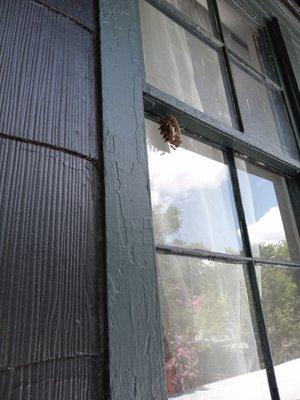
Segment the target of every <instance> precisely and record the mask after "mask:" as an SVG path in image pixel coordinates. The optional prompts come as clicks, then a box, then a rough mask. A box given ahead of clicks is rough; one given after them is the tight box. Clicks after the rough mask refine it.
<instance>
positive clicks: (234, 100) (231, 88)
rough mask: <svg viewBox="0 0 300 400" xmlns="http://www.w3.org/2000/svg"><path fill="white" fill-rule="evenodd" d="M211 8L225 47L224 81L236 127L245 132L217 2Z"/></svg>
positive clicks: (216, 29)
mask: <svg viewBox="0 0 300 400" xmlns="http://www.w3.org/2000/svg"><path fill="white" fill-rule="evenodd" d="M209 7H210V9H211V14H212V20H213V21H212V22H213V27H214V30H215V33H216V35H217V36H218V38H219V39H220V41H221V42H222V43H224V46H223V47H222V54H223V60H224V69H225V73H226V76H227V79H225V80H224V84H225V86H227V91H228V92H230V94H231V96H230V98H229V99H228V101H229V102H231V107H233V108H234V111H235V121H233V122H234V125H235V127H236V128H237V129H239V131H241V132H244V123H243V118H242V113H241V110H240V106H239V102H238V96H237V92H236V89H235V85H234V80H233V75H232V71H231V68H230V61H229V54H228V50H227V47H226V46H225V39H224V35H223V31H222V22H221V18H220V14H219V9H218V5H217V1H216V0H209Z"/></svg>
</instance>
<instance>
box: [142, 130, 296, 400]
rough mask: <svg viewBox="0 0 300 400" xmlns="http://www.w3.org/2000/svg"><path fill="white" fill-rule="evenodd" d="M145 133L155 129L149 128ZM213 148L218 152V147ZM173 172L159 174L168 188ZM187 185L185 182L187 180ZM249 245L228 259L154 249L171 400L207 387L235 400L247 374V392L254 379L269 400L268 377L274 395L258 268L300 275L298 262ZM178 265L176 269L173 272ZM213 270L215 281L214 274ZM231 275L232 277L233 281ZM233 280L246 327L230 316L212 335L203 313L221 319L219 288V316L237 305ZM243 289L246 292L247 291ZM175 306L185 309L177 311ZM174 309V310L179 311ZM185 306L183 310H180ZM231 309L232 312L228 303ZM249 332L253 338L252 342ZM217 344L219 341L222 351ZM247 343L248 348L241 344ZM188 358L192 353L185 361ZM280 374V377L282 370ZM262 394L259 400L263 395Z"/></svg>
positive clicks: (170, 246)
mask: <svg viewBox="0 0 300 400" xmlns="http://www.w3.org/2000/svg"><path fill="white" fill-rule="evenodd" d="M157 126H158V125H157V124H156V127H157ZM147 129H149V127H148V128H147ZM153 133H155V134H156V135H157V136H156V138H157V140H158V141H159V140H160V141H161V142H162V143H163V141H162V139H161V137H160V134H159V131H158V129H157V131H154V130H153ZM187 136H189V135H187ZM192 137H193V135H192ZM199 142H200V141H199ZM148 145H151V142H150V144H149V143H148ZM156 147H157V146H155V147H154V149H153V150H154V151H155V149H156ZM211 147H212V148H213V147H214V146H211ZM220 149H222V150H223V153H224V156H225V157H227V156H226V154H227V152H228V157H229V159H230V160H232V157H235V156H236V155H234V154H233V153H232V151H231V150H230V149H228V148H226V147H225V148H222V147H219V146H217V147H216V150H217V151H220ZM176 151H178V149H177V150H173V153H175V152H176ZM163 154H164V153H162V154H161V155H162V156H163ZM234 159H235V158H233V160H234ZM150 164H151V162H150ZM234 165H235V163H234V164H232V162H231V161H229V166H230V170H231V171H232V169H233V168H236V166H235V167H234ZM179 167H180V164H179ZM150 170H151V166H150ZM167 172H168V171H167V170H166V169H165V172H164V171H163V168H162V170H161V174H165V175H167V176H165V178H167V179H168V178H170V184H171V186H172V185H173V183H172V179H171V177H170V176H168V175H169V174H167ZM169 172H170V174H172V168H170V171H169ZM236 174H237V172H236ZM175 175H176V174H175ZM277 175H278V174H277ZM150 177H151V173H150ZM157 177H158V179H161V177H160V175H157ZM202 177H203V174H202ZM152 178H153V177H152ZM199 179H200V178H199ZM231 179H232V184H233V187H235V189H236V190H239V189H238V186H237V187H236V184H237V185H238V183H239V180H235V179H234V173H232V175H231ZM151 182H152V183H151ZM151 182H150V187H152V184H153V181H151ZM183 182H185V180H184V179H183ZM208 200H209V199H208ZM241 200H242V199H241ZM241 200H238V197H236V196H235V206H236V208H237V210H238V214H239V217H241V211H240V210H241V208H243V204H242V202H241ZM152 205H153V204H152ZM189 207H190V206H189ZM209 207H211V205H209ZM240 226H241V227H243V230H242V231H243V232H244V233H242V238H244V235H245V232H247V225H245V223H243V222H242V221H241V220H240ZM172 229H173V228H172ZM244 229H245V230H244ZM243 242H244V245H245V254H246V255H245V256H244V255H239V254H229V253H228V252H227V253H217V252H214V251H209V250H206V249H205V248H204V249H203V248H202V249H201V248H199V247H198V248H196V249H194V248H184V247H179V246H177V242H175V243H174V244H173V243H172V242H171V244H168V243H167V244H156V253H157V264H156V265H157V269H158V270H157V271H158V282H159V286H160V305H161V312H162V323H163V338H164V350H165V362H166V364H165V366H166V375H167V382H166V383H167V389H168V394H169V396H170V397H169V398H172V396H173V395H177V396H178V395H179V396H180V395H186V394H189V393H194V394H195V395H197V394H198V391H200V392H199V394H200V393H201V391H202V390H203V388H204V387H205V388H206V387H208V388H209V390H210V391H211V393H212V394H213V393H214V391H215V390H216V391H218V390H219V388H220V385H221V386H222V387H223V389H224V390H225V392H226V393H224V398H226V399H227V398H231V391H232V390H233V389H234V387H236V385H237V384H238V381H237V380H236V379H238V380H239V377H241V379H242V380H243V381H244V380H245V382H244V384H243V387H245V385H246V386H247V385H249V379H250V381H252V382H253V383H252V384H250V386H249V390H250V388H251V387H252V385H253V384H254V385H255V387H257V386H259V387H260V389H259V391H258V392H257V396H258V394H259V395H261V394H262V393H263V396H262V397H261V399H263V400H265V399H266V398H270V397H269V396H270V394H269V392H268V390H269V389H268V384H267V377H268V380H269V384H270V390H271V392H272V393H273V390H274V384H273V383H272V382H274V379H275V378H274V366H273V363H272V358H271V355H270V348H269V345H268V342H265V340H264V338H265V337H266V334H265V332H266V331H265V329H266V328H265V325H264V323H263V321H264V316H263V314H262V309H261V306H260V291H259V290H260V288H261V286H260V285H261V284H260V278H261V275H260V272H259V271H258V269H257V268H259V267H258V266H259V265H261V264H263V265H266V266H268V267H269V268H274V269H275V268H277V269H278V268H279V266H282V265H283V264H284V265H285V267H288V268H291V267H293V268H295V269H296V270H299V271H300V269H299V268H300V264H298V263H293V262H286V261H284V262H282V261H276V260H275V261H274V260H272V259H269V260H268V261H265V260H262V259H259V258H253V257H252V251H251V248H250V246H247V240H246V241H244V240H243ZM168 260H169V261H168ZM174 268H175V270H174V271H173V269H174ZM181 268H183V270H181ZM186 269H187V270H186ZM220 269H221V270H220ZM184 270H186V272H184ZM192 270H193V274H192V275H193V276H194V275H195V276H194V278H191V276H190V275H189V274H190V273H191V271H192ZM222 271H223V272H222ZM215 273H216V276H215V275H214V274H215ZM220 273H221V275H222V276H223V279H221V275H219V274H220ZM197 274H198V275H199V277H200V276H201V277H202V279H201V280H197V278H196V275H197ZM206 274H208V275H207V279H208V280H207V279H206ZM214 276H215V278H214ZM228 277H231V278H230V279H228ZM210 279H213V280H214V279H215V281H216V285H215V284H213V283H212V282H211V283H209V282H210ZM235 280H236V281H237V285H238V292H239V293H240V294H241V295H242V297H241V298H239V297H238V299H239V301H238V302H237V303H235V304H237V307H241V308H240V311H241V314H239V312H238V314H237V315H239V316H240V317H241V318H242V320H243V321H244V322H243V323H242V325H239V324H240V321H241V320H239V319H236V318H235V317H233V322H232V323H233V324H235V323H237V324H238V325H234V327H233V325H232V324H231V322H230V323H229V320H226V318H225V320H224V321H223V322H221V325H222V324H223V323H225V324H226V326H224V330H222V331H220V330H219V329H217V330H215V331H214V330H212V327H210V326H209V323H208V326H207V329H208V331H207V333H206V330H205V329H206V328H205V326H206V325H205V323H206V322H205V321H206V319H205V316H204V314H205V315H206V313H207V314H208V315H211V313H213V314H214V315H215V316H216V314H215V313H214V312H213V311H212V310H210V308H209V307H210V306H209V304H210V300H209V298H210V295H211V294H212V292H211V291H212V288H214V289H213V290H215V291H216V292H215V293H214V295H215V301H216V303H214V304H219V303H218V301H220V299H222V301H221V303H220V305H218V307H217V309H218V310H219V311H220V307H221V308H222V306H225V304H227V303H226V302H229V303H228V304H233V303H234V302H232V301H231V300H230V299H229V297H230V296H232V294H233V292H234V290H236V289H237V285H236V284H234V285H233V287H232V289H230V288H229V286H230V284H231V283H233V282H235ZM201 282H202V283H201ZM203 283H204V286H203ZM207 284H208V285H209V284H213V286H212V287H211V289H209V291H208V292H206V291H205V289H203V287H204V288H205V287H206V285H207ZM174 285H175V286H174ZM189 285H192V286H189ZM228 285H229V286H228ZM179 287H181V289H180V293H179V294H178V293H177V291H178V290H179ZM226 288H227V289H226ZM233 288H235V289H233ZM174 290H175V291H174ZM203 290H204V291H203ZM181 292H182V293H181ZM242 292H243V293H244V294H242ZM208 293H210V295H208ZM174 296H175V297H174ZM176 296H177V297H176ZM178 296H179V297H178ZM228 296H229V297H228ZM246 297H247V300H246V303H245V301H244V300H241V299H246ZM226 299H227V300H226ZM174 301H175V302H176V304H177V305H179V306H176V307H175V304H174ZM251 304H252V305H251ZM172 305H174V307H173V306H172ZM181 305H182V306H181ZM219 306H220V307H219ZM182 307H183V309H181V308H182ZM207 307H208V309H207ZM225 307H226V309H227V306H225ZM177 308H178V310H177ZM176 310H177V311H176ZM184 310H185V311H184ZM205 310H206V311H205ZM199 312H200V314H199ZM202 312H204V314H201V313H202ZM265 313H266V315H267V317H268V316H269V313H268V311H265ZM180 315H183V317H184V321H185V322H184V323H183V326H182V324H181V317H180ZM222 315H223V314H222ZM199 318H200V321H201V322H200V325H198V323H199ZM268 319H269V318H267V320H268ZM226 321H227V322H226ZM246 321H248V325H249V326H248V327H246V325H245V322H246ZM203 324H204V325H203ZM222 326H223V325H222ZM239 326H240V328H239ZM183 328H184V329H183ZM182 329H183V330H182ZM185 329H187V330H188V332H189V333H188V335H187V336H186V335H185V334H184V332H185ZM244 329H246V330H244ZM230 331H232V332H233V331H234V332H236V334H235V335H232V338H231V335H229V332H230ZM218 332H219V333H218ZM226 332H227V333H226ZM243 332H244V333H243ZM244 334H246V337H247V339H246V337H244ZM207 335H208V336H207ZM210 335H212V336H210ZM249 335H250V336H251V335H252V336H251V337H250V336H249ZM201 338H202V339H201ZM216 338H217V339H216ZM229 338H231V339H230V340H233V342H232V343H231V342H230V343H231V344H230V345H229V344H228V345H229V347H228V349H231V350H230V351H229V353H228V352H227V351H225V348H226V345H225V343H229V342H228V340H229ZM203 340H204V342H203ZM215 340H217V343H219V344H221V348H220V351H218V352H216V347H215V346H213V343H214V341H215ZM249 340H250V341H249ZM217 343H215V345H216V346H217ZM238 343H240V344H238ZM242 343H244V344H243V345H242ZM251 343H252V344H251ZM209 344H211V345H212V347H211V350H209V357H208V359H207V361H208V363H209V365H210V367H209V369H208V370H207V364H206V362H204V365H202V363H203V360H206V357H207V356H208V355H207V353H206V351H205V348H207V346H208V348H209ZM204 345H205V346H204ZM178 346H179V347H178ZM203 346H204V348H203ZM224 346H225V347H224ZM240 346H243V347H244V346H246V347H245V348H246V349H247V351H246V353H244V351H242V347H240ZM239 349H240V350H239ZM250 349H251V351H250ZM248 350H249V351H248ZM203 351H204V353H203ZM223 351H225V352H224V354H223V353H222V352H223ZM218 354H223V356H222V357H224V360H225V361H226V362H225V363H224V364H223V366H224V368H223V369H222V368H219V366H218V365H219V364H218ZM275 354H277V353H275ZM185 356H187V359H186V360H185ZM182 357H183V358H182ZM248 357H250V358H248ZM230 360H231V361H230ZM233 360H235V361H233ZM254 361H255V362H254ZM195 363H196V364H195ZM203 368H204V369H203ZM206 370H207V372H206V373H205V372H204V371H206ZM201 371H202V372H201ZM203 373H204V375H203ZM275 373H277V372H276V368H275ZM262 374H263V377H262ZM186 377H187V379H186ZM224 378H225V380H224ZM227 379H228V380H227ZM262 379H263V381H262ZM254 381H255V383H254ZM231 383H232V385H231ZM223 385H224V386H223ZM257 396H256V398H260V397H257Z"/></svg>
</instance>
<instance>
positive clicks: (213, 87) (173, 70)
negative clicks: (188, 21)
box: [140, 1, 231, 125]
mask: <svg viewBox="0 0 300 400" xmlns="http://www.w3.org/2000/svg"><path fill="white" fill-rule="evenodd" d="M140 11H141V27H142V39H143V49H144V61H145V69H146V79H147V82H148V83H149V84H151V85H153V86H155V87H157V88H158V89H161V90H163V91H164V92H166V93H168V94H170V95H172V96H174V97H176V99H179V100H181V101H183V102H185V103H187V104H188V105H190V106H192V107H194V108H196V109H198V110H200V111H202V112H204V113H206V114H208V115H210V116H212V117H214V118H216V119H218V120H219V121H221V122H224V123H226V124H227V125H231V118H230V113H229V108H228V104H227V99H226V95H225V89H224V84H223V79H222V74H221V69H220V64H219V58H218V54H217V52H216V51H214V50H212V49H211V48H210V47H208V46H206V45H205V44H204V43H202V42H201V41H200V40H198V39H197V38H195V37H194V36H192V35H191V34H189V33H188V32H186V31H185V30H184V29H183V28H181V27H180V26H179V25H177V24H176V23H174V22H172V21H171V20H170V19H169V18H167V17H165V16H164V15H163V14H162V13H160V12H159V11H157V10H156V9H155V8H154V7H152V6H150V5H149V4H148V3H146V1H141V2H140Z"/></svg>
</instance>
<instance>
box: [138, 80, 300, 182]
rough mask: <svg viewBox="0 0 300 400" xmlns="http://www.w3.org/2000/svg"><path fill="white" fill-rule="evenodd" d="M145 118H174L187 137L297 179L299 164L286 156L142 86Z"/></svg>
mask: <svg viewBox="0 0 300 400" xmlns="http://www.w3.org/2000/svg"><path fill="white" fill-rule="evenodd" d="M143 92H144V108H145V115H146V117H147V118H149V119H150V120H153V121H156V122H159V121H160V119H161V118H163V117H164V116H165V115H173V116H175V117H176V118H177V120H178V122H179V123H180V125H181V127H182V128H183V129H184V130H185V132H186V133H187V134H189V135H193V137H196V138H198V139H200V140H203V141H205V142H207V143H211V144H212V145H214V146H223V147H230V148H232V149H233V150H234V151H236V152H237V153H238V154H241V155H243V156H245V157H248V159H249V160H250V161H251V162H253V163H257V164H259V165H263V166H264V167H266V168H270V169H271V170H273V171H275V172H279V173H283V174H285V175H286V176H291V177H297V176H298V174H299V172H300V162H299V161H297V160H295V159H294V158H292V157H290V156H288V155H286V154H274V152H272V151H271V150H270V148H268V147H267V146H264V147H262V146H261V143H259V142H258V141H256V140H255V138H252V137H250V136H249V135H245V134H243V135H241V132H240V131H238V130H237V129H235V128H233V127H230V126H227V125H226V124H223V123H221V122H219V121H217V120H215V119H214V118H213V117H210V116H209V115H207V114H205V113H203V112H201V111H199V110H197V109H195V108H193V107H192V106H189V105H188V104H186V103H183V102H182V101H180V100H178V99H176V98H175V97H173V96H171V95H169V94H167V93H165V92H163V91H162V90H160V89H158V88H156V87H154V86H152V85H149V84H145V85H144V89H143Z"/></svg>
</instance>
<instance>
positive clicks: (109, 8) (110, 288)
mask: <svg viewBox="0 0 300 400" xmlns="http://www.w3.org/2000/svg"><path fill="white" fill-rule="evenodd" d="M147 1H148V2H150V3H151V2H153V1H154V0H147ZM213 1H215V0H213ZM155 2H156V3H157V2H158V3H164V4H165V3H166V2H165V1H162V0H155ZM243 2H244V1H243V0H241V1H240V3H243ZM247 6H248V5H247ZM173 11H174V10H173ZM255 11H256V15H259V7H258V10H255ZM178 12H179V11H178ZM179 13H180V12H179ZM194 28H195V29H196V27H194ZM196 31H197V34H199V35H200V36H201V38H202V40H210V39H209V38H207V37H206V38H204V37H205V34H204V33H203V32H202V31H201V30H199V27H198V28H197V29H196ZM271 34H272V33H271ZM99 37H100V40H99V43H100V49H99V50H100V52H101V78H102V114H103V128H102V129H103V139H102V144H103V160H102V165H103V169H104V174H103V175H104V176H103V179H104V186H103V192H104V202H105V216H104V217H105V226H106V237H105V249H106V251H105V265H106V269H105V275H106V293H107V296H106V297H107V299H106V300H107V315H106V323H107V341H106V342H107V344H106V349H105V351H106V354H107V357H108V366H107V380H108V387H107V391H108V392H109V393H110V398H111V399H113V400H114V399H123V398H124V399H127V398H131V397H132V396H137V397H141V398H143V399H149V400H150V399H153V398H160V399H167V393H166V386H165V373H164V359H163V350H162V349H163V347H162V332H161V323H160V311H159V296H158V285H157V275H156V257H155V243H154V235H153V226H152V209H151V202H150V186H149V185H150V182H149V173H148V162H147V153H146V138H145V127H144V116H145V115H146V116H147V117H150V119H153V120H156V121H157V120H158V119H160V118H161V117H162V116H164V115H166V114H169V113H170V112H171V113H172V115H174V116H175V117H177V118H178V120H179V121H180V124H181V125H182V126H183V128H184V129H186V130H187V131H189V132H192V133H193V136H197V137H198V139H199V140H204V141H207V142H212V143H214V144H217V145H218V146H222V147H223V148H224V149H226V152H227V155H228V157H229V160H230V163H231V164H232V163H233V164H234V154H235V152H236V153H240V154H243V155H247V157H249V160H250V161H251V160H252V161H255V162H257V163H259V164H263V165H265V166H266V167H267V168H270V169H271V170H273V171H279V172H280V173H281V174H285V175H289V176H291V177H293V181H292V182H291V183H290V184H289V190H290V195H291V201H292V202H293V209H294V212H295V218H296V222H297V227H298V230H300V207H299V206H298V207H296V205H297V201H296V200H297V196H299V193H300V181H299V178H297V180H296V177H298V176H299V172H300V162H299V161H296V160H294V159H292V158H290V157H288V156H285V155H280V156H279V155H273V154H270V153H268V149H267V148H261V146H260V145H258V143H257V142H256V141H255V140H254V139H251V138H249V137H246V135H242V134H241V132H240V131H238V130H237V129H235V128H231V127H228V126H227V125H225V124H222V123H220V122H218V121H216V120H214V119H213V118H211V117H209V116H208V115H206V114H204V113H201V112H200V111H197V110H195V109H193V108H192V107H190V106H188V105H187V104H184V103H182V102H180V101H178V100H177V99H175V98H173V97H172V96H169V95H167V94H165V93H163V92H161V91H160V90H159V89H157V88H154V87H152V86H150V85H148V84H147V83H146V80H145V74H144V64H143V57H142V43H141V31H140V19H139V4H138V0H128V1H127V2H124V1H122V0H115V1H111V0H103V1H100V31H99ZM214 45H219V43H217V42H215V41H214ZM225 62H226V57H225ZM251 68H252V67H251ZM282 71H283V74H282V75H283V76H285V78H288V77H286V75H285V74H284V68H282ZM229 80H230V76H229ZM124 81H125V82H126V83H125V84H123V82H124ZM128 82H129V84H128ZM132 84H133V87H132V86H130V85H132ZM233 97H234V94H233ZM289 101H290V103H293V102H294V99H293V98H289ZM112 104H113V105H114V107H111V105H112ZM199 131H201V136H200V135H199V133H197V132H199ZM124 148H126V152H124ZM233 164H232V168H231V171H232V180H233V182H235V187H236V188H238V189H239V186H238V182H237V173H236V167H235V165H233ZM234 193H235V198H236V204H237V205H238V215H239V219H240V224H241V227H242V228H243V229H244V228H245V229H246V235H245V237H246V240H245V243H244V245H245V249H247V248H248V247H249V246H250V242H249V237H248V239H247V226H246V221H245V216H244V215H243V208H242V207H241V209H240V206H239V205H241V193H240V191H239V190H235V191H234ZM133 208H134V209H133ZM164 251H166V252H167V251H168V249H164ZM201 253H202V255H201V256H203V257H215V256H216V253H211V254H204V253H203V252H201ZM247 254H251V247H250V249H249V252H248V251H247ZM194 256H197V257H199V254H195V255H194ZM217 256H218V259H221V257H223V256H224V255H217ZM237 257H238V261H237V260H236V261H235V262H241V259H242V258H243V257H239V256H237ZM225 258H226V259H227V257H225ZM230 259H231V261H233V257H232V256H231V257H230ZM243 261H244V262H245V261H246V262H247V265H248V270H249V277H250V283H251V285H252V291H253V295H254V297H255V298H256V300H257V301H255V304H256V305H255V306H256V307H258V309H257V316H258V318H259V319H260V318H261V320H260V323H259V325H260V329H261V334H260V335H261V336H262V339H263V338H264V337H265V338H266V328H265V324H264V320H263V314H262V310H261V305H260V299H259V290H258V285H257V281H256V277H255V272H254V268H255V260H254V259H253V258H251V257H248V256H247V257H245V259H244V260H243ZM259 261H260V263H262V260H261V259H260V260H259ZM227 262H228V259H227ZM277 263H278V264H280V265H282V262H273V261H271V262H269V261H267V262H264V264H277ZM284 265H288V263H284ZM121 277H123V279H121ZM257 296H258V297H257ZM259 307H260V309H259ZM121 310H122V312H121ZM141 310H143V312H141ZM120 312H121V314H122V315H121V316H120ZM262 344H263V347H264V353H265V361H266V365H267V369H268V370H269V382H270V385H271V388H272V398H273V399H279V396H278V390H277V387H276V379H275V375H274V368H273V365H272V364H271V365H268V362H269V360H270V359H271V354H270V348H269V345H268V343H263V342H262ZM272 369H273V371H272ZM130 396H131V397H130Z"/></svg>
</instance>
